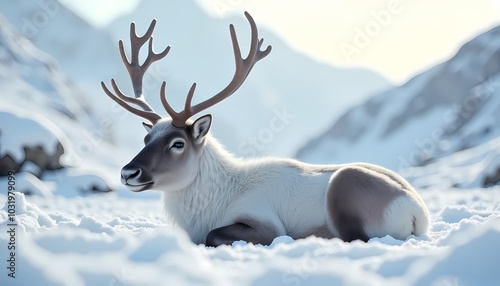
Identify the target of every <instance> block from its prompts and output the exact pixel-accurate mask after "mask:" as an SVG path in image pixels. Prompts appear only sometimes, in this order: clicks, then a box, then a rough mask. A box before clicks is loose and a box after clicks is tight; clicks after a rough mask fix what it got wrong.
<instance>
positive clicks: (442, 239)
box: [0, 181, 500, 286]
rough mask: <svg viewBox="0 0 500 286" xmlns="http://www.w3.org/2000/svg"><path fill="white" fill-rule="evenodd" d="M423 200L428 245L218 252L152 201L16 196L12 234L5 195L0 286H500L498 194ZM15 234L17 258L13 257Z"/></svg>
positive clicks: (314, 242)
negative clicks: (176, 223) (199, 242)
mask: <svg viewBox="0 0 500 286" xmlns="http://www.w3.org/2000/svg"><path fill="white" fill-rule="evenodd" d="M2 183H3V184H7V183H6V182H5V181H4V182H2ZM420 193H421V195H422V197H423V199H424V200H425V201H426V203H427V204H428V207H429V210H430V212H431V214H432V217H433V221H432V229H431V232H430V233H429V235H428V236H427V237H410V238H408V239H407V240H406V241H399V240H395V239H393V238H391V237H383V238H376V239H372V240H370V241H369V242H368V243H361V242H353V243H345V242H342V241H340V240H338V239H331V240H327V239H320V238H316V237H309V238H307V239H302V240H297V241H293V240H292V239H291V238H289V237H279V238H277V239H275V241H274V242H273V244H272V245H271V246H261V245H252V244H247V243H246V242H235V243H234V244H233V245H232V246H221V247H218V248H211V247H205V246H203V245H195V244H193V243H192V242H190V240H189V238H188V237H187V235H186V234H185V233H184V232H183V231H182V230H179V229H177V228H175V227H173V226H171V225H170V224H169V223H168V221H166V220H165V219H164V217H163V215H162V204H161V202H160V199H159V196H155V195H152V197H151V198H148V199H145V198H142V199H137V198H130V197H128V198H127V197H124V196H122V195H120V192H118V193H109V194H101V195H90V196H87V197H79V196H53V197H49V198H47V197H42V196H25V195H23V194H21V193H17V194H16V195H15V223H16V224H17V226H15V227H11V226H7V225H6V224H7V223H10V222H8V219H9V211H8V210H9V207H8V206H9V205H13V204H11V203H10V202H13V201H12V200H10V201H9V200H8V198H7V196H6V194H1V195H0V204H1V205H4V206H3V208H2V209H1V210H0V223H1V225H2V231H1V233H0V241H1V246H0V247H1V249H2V251H1V253H2V264H3V265H2V267H1V268H0V269H2V270H0V271H1V272H2V273H0V285H72V286H77V285H500V272H499V271H498V270H499V268H498V261H499V260H500V248H499V247H498V244H499V243H500V187H499V186H495V187H492V188H487V189H469V190H463V189H462V190H458V189H425V190H421V191H420ZM152 194H154V192H153V193H152ZM12 228H14V229H15V247H16V248H15V251H14V250H7V247H8V244H7V243H8V242H9V241H13V239H12V238H11V236H10V234H11V233H8V230H11V229H12ZM10 251H14V253H15V260H16V262H15V278H11V277H9V276H8V274H9V273H10V270H9V268H7V267H8V264H9V262H6V260H7V259H8V258H9V257H10V256H7V257H6V253H8V252H10ZM11 270H13V269H11Z"/></svg>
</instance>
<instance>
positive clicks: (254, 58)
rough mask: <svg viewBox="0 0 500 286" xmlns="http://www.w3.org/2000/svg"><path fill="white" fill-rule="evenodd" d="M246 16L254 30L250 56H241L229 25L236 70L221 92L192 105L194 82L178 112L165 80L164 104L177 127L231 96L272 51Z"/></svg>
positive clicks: (250, 19)
mask: <svg viewBox="0 0 500 286" xmlns="http://www.w3.org/2000/svg"><path fill="white" fill-rule="evenodd" d="M245 17H246V18H247V20H248V22H249V23H250V28H251V32H252V39H251V43H250V51H249V52H248V56H247V57H246V58H245V59H243V58H242V57H241V50H240V47H239V44H238V39H237V37H236V32H235V30H234V26H233V25H232V24H231V25H230V26H229V31H230V34H231V40H232V43H233V52H234V60H235V65H236V70H235V72H234V76H233V79H232V80H231V82H230V83H229V84H228V85H227V86H226V87H225V88H224V89H223V90H221V91H220V92H219V93H217V94H216V95H214V96H212V97H211V98H209V99H207V100H205V101H203V102H200V103H199V104H196V105H195V106H191V101H192V99H193V95H194V91H195V89H196V83H193V85H192V86H191V88H190V89H189V92H188V95H187V97H186V102H185V104H184V110H182V111H181V112H176V111H175V110H174V109H173V108H172V107H171V106H170V104H169V103H168V101H167V99H166V96H165V87H166V82H163V84H162V85H161V89H160V98H161V102H162V104H163V107H164V108H165V110H166V111H167V112H168V114H169V115H170V116H171V117H172V124H173V125H174V126H176V127H183V126H185V125H186V121H187V120H188V119H189V118H190V117H191V116H193V115H194V114H196V113H199V112H200V111H203V110H205V109H207V108H209V107H211V106H213V105H215V104H217V103H219V102H221V101H222V100H224V99H226V98H227V97H229V96H230V95H231V94H233V93H234V92H235V91H236V90H237V89H238V88H239V87H240V86H241V84H243V82H244V81H245V79H246V78H247V76H248V75H249V74H250V71H251V70H252V68H253V66H254V65H255V63H257V62H258V61H260V60H261V59H263V58H264V57H266V56H267V55H268V54H269V53H270V52H271V46H268V47H267V48H266V49H265V50H263V51H262V50H261V49H260V48H261V47H262V44H263V42H264V39H260V40H259V36H258V31H257V25H256V24H255V21H254V20H253V18H252V16H250V14H249V13H248V12H245Z"/></svg>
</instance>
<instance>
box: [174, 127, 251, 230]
mask: <svg viewBox="0 0 500 286" xmlns="http://www.w3.org/2000/svg"><path fill="white" fill-rule="evenodd" d="M207 136H210V135H207ZM206 140H207V141H206V145H205V147H204V150H203V154H202V156H201V158H200V169H199V172H198V175H197V176H196V178H195V180H194V181H193V182H192V183H191V184H190V185H189V186H188V187H187V188H185V189H182V190H180V191H178V192H169V193H166V194H165V209H166V211H167V212H168V214H169V215H170V216H171V218H172V219H173V220H174V222H175V223H177V224H178V225H179V226H181V227H183V228H185V229H189V230H197V231H199V232H204V231H207V229H209V228H213V227H214V226H215V223H216V221H215V220H216V218H218V215H219V214H220V212H221V211H222V210H223V209H225V208H226V207H227V205H228V204H229V202H231V201H232V200H233V198H234V197H235V196H237V195H238V191H239V190H238V189H232V188H231V186H238V185H241V184H238V181H240V180H243V178H242V175H241V172H240V171H239V170H240V167H239V165H240V160H241V159H238V158H236V157H235V156H234V155H233V154H231V153H229V152H228V151H226V150H225V149H224V147H222V146H221V145H220V144H219V142H217V140H216V139H214V138H211V137H207V138H206ZM194 235H196V234H194ZM191 236H193V234H191Z"/></svg>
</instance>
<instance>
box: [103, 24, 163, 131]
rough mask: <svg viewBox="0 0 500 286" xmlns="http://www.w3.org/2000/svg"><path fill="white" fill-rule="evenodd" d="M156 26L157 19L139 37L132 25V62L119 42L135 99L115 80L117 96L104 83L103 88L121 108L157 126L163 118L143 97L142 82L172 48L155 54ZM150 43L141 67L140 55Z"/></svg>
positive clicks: (112, 82) (114, 86) (114, 88)
mask: <svg viewBox="0 0 500 286" xmlns="http://www.w3.org/2000/svg"><path fill="white" fill-rule="evenodd" d="M155 26H156V19H155V20H153V21H151V24H150V25H149V28H148V30H147V31H146V33H145V34H144V35H143V36H138V35H137V33H136V29H135V23H133V22H132V23H131V24H130V50H131V51H130V61H129V59H128V57H127V54H126V52H125V48H124V44H123V41H122V40H120V41H119V42H118V47H119V50H120V55H121V58H122V61H123V64H124V65H125V67H126V69H127V71H128V73H129V75H130V79H131V81H132V87H133V89H134V97H129V96H126V95H125V94H124V93H123V92H122V91H121V90H120V89H119V88H118V86H117V84H116V82H115V80H114V79H112V80H111V85H112V87H113V90H114V91H115V94H113V93H112V92H111V91H110V90H109V89H108V88H107V87H106V85H105V84H104V82H101V86H102V88H103V90H104V92H105V93H106V95H108V96H109V97H110V98H111V99H113V100H114V101H115V102H116V103H118V104H119V105H120V106H122V107H123V108H125V109H126V110H128V111H130V112H131V113H133V114H135V115H138V116H141V117H144V118H145V119H147V120H149V121H151V123H153V124H155V123H156V122H157V121H158V120H160V119H161V116H159V115H158V114H157V113H155V112H154V110H153V108H152V107H151V106H150V105H149V104H148V103H147V102H146V100H145V99H144V96H143V91H142V81H143V78H144V74H145V73H146V71H147V69H148V68H149V66H150V65H151V63H153V62H155V61H158V60H160V59H162V58H164V57H165V56H166V55H167V54H168V52H169V51H170V46H167V47H166V48H165V50H163V51H162V52H161V53H158V54H157V53H155V52H154V50H153V37H152V34H153V30H154V28H155ZM147 41H149V47H148V55H147V57H146V60H145V61H144V62H143V64H142V65H141V64H140V63H139V53H140V49H141V47H142V46H143V45H144V44H145V43H146V42H147ZM130 104H133V105H136V106H138V107H140V108H141V109H142V110H140V109H137V108H135V107H132V106H130Z"/></svg>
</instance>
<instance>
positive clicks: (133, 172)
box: [121, 167, 142, 184]
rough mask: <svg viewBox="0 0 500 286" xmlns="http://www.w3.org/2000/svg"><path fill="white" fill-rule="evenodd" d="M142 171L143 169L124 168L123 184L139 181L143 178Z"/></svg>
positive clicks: (122, 173)
mask: <svg viewBox="0 0 500 286" xmlns="http://www.w3.org/2000/svg"><path fill="white" fill-rule="evenodd" d="M141 173H142V169H141V168H127V167H124V168H123V169H122V172H121V175H122V183H123V184H126V183H127V181H128V180H133V179H137V178H139V177H140V176H141Z"/></svg>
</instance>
